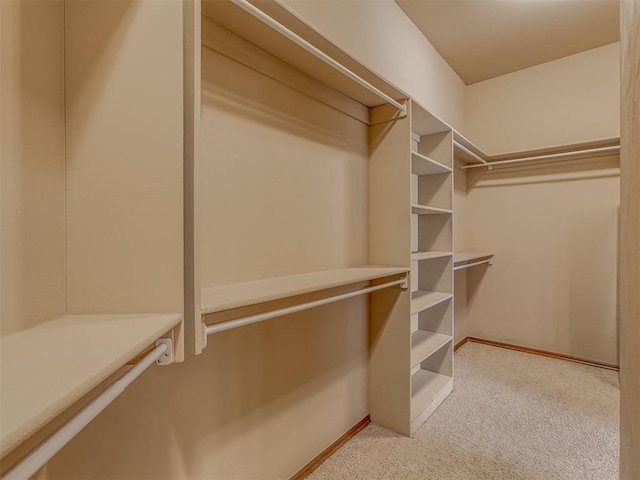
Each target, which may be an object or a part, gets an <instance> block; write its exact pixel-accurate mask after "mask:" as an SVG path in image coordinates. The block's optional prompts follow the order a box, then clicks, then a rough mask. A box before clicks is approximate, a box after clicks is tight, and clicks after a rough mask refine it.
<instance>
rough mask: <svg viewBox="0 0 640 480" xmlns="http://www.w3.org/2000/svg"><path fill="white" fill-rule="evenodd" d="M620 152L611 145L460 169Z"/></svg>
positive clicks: (617, 146) (616, 146)
mask: <svg viewBox="0 0 640 480" xmlns="http://www.w3.org/2000/svg"><path fill="white" fill-rule="evenodd" d="M616 151H618V152H619V151H620V145H612V146H610V147H599V148H588V149H582V150H572V151H570V152H562V153H550V154H548V155H534V156H532V157H523V158H514V159H512V160H499V161H497V162H488V163H487V162H485V163H484V164H482V165H477V164H474V165H465V166H463V167H462V169H463V170H466V169H468V168H480V167H489V168H491V167H493V166H494V165H509V164H513V163H522V162H531V161H537V160H551V159H555V158H565V157H573V156H575V155H583V154H591V153H607V152H616Z"/></svg>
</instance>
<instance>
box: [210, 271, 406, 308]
mask: <svg viewBox="0 0 640 480" xmlns="http://www.w3.org/2000/svg"><path fill="white" fill-rule="evenodd" d="M408 271H409V268H404V267H380V266H363V267H352V268H339V269H335V270H323V271H319V272H311V273H302V274H298V275H288V276H284V277H272V278H266V279H263V280H254V281H251V282H244V283H236V284H233V285H223V286H220V287H209V288H204V289H202V297H201V312H202V314H203V315H205V314H209V313H215V312H222V311H225V310H230V309H232V308H240V307H246V306H249V305H255V304H258V303H265V302H270V301H272V300H280V299H283V298H288V297H293V296H296V295H303V294H305V293H312V292H317V291H320V290H326V289H328V288H334V287H340V286H343V285H349V284H351V283H358V282H366V281H370V280H376V279H379V278H384V277H389V276H393V275H402V274H404V273H407V272H408Z"/></svg>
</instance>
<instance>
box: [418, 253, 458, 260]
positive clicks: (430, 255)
mask: <svg viewBox="0 0 640 480" xmlns="http://www.w3.org/2000/svg"><path fill="white" fill-rule="evenodd" d="M451 255H453V253H451V252H412V253H411V260H412V261H416V260H431V259H432V258H443V257H450V256H451Z"/></svg>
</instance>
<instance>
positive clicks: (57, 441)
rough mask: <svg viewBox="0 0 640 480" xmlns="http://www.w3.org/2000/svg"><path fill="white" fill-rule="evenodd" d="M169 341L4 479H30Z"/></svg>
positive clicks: (98, 397)
mask: <svg viewBox="0 0 640 480" xmlns="http://www.w3.org/2000/svg"><path fill="white" fill-rule="evenodd" d="M169 347H170V344H169V342H167V343H162V344H159V345H158V346H157V347H155V348H154V349H153V350H152V351H151V352H150V353H149V354H147V355H145V356H144V358H143V359H142V360H140V362H138V363H137V364H136V366H135V367H133V368H132V369H131V370H129V371H128V372H127V373H126V374H124V375H123V376H122V377H120V378H119V379H118V380H116V381H115V382H114V383H113V384H111V385H110V386H109V387H108V388H107V389H106V390H105V391H104V392H102V393H101V394H100V395H98V396H97V397H96V398H94V399H93V400H92V401H91V402H90V403H89V404H88V405H87V406H86V407H84V408H83V409H82V410H80V411H79V412H78V413H77V414H75V415H74V416H73V417H72V418H71V419H70V420H69V421H68V422H67V423H65V424H64V425H63V426H62V427H60V428H59V429H58V430H57V431H56V432H55V433H54V434H53V435H52V436H50V437H49V438H48V439H47V440H45V441H44V442H43V443H41V444H40V445H39V446H38V447H37V448H36V449H35V450H33V451H32V452H31V453H29V455H27V456H26V457H25V458H24V459H23V460H21V461H20V462H19V463H18V464H17V465H16V466H14V467H13V468H12V469H11V470H9V471H8V472H7V473H5V474H4V475H3V476H2V480H27V479H28V478H31V476H33V475H34V474H35V473H36V472H37V471H38V470H40V468H42V467H43V466H44V464H45V463H47V462H48V461H49V460H51V458H52V457H53V456H54V455H55V454H56V453H58V452H59V451H60V450H62V447H64V446H65V445H66V444H67V443H69V442H70V441H71V439H72V438H73V437H75V436H76V435H77V434H78V433H79V432H80V431H81V430H82V429H83V428H84V427H86V426H87V425H88V424H89V422H91V421H92V420H93V419H94V418H96V417H97V416H98V415H99V414H100V412H102V411H103V410H104V409H105V408H107V406H109V404H110V403H111V402H113V401H114V400H115V399H116V398H117V397H118V396H119V395H120V394H121V393H122V392H124V389H125V388H127V387H128V386H129V385H130V384H131V383H132V382H133V381H134V380H135V379H136V378H138V377H139V376H140V375H141V374H142V373H143V372H144V371H145V370H146V369H147V368H149V367H150V366H151V365H152V364H153V363H154V362H155V361H156V360H158V359H159V358H160V357H161V356H162V355H164V353H165V352H166V351H167V350H168V349H169Z"/></svg>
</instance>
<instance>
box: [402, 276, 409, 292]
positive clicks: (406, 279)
mask: <svg viewBox="0 0 640 480" xmlns="http://www.w3.org/2000/svg"><path fill="white" fill-rule="evenodd" d="M400 288H401V289H402V290H406V289H408V288H409V275H405V276H404V278H403V279H402V283H401V284H400Z"/></svg>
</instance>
